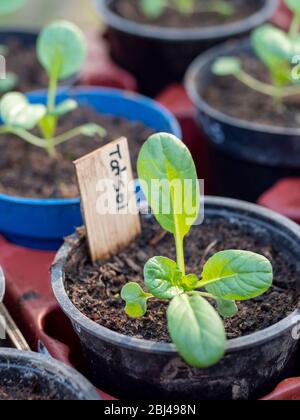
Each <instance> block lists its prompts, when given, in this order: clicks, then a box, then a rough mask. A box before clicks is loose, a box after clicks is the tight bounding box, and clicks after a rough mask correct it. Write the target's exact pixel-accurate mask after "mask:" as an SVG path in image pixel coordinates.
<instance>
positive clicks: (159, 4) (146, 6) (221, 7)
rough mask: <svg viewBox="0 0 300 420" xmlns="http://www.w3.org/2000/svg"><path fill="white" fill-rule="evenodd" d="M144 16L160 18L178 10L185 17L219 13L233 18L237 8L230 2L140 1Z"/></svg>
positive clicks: (203, 0)
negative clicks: (167, 10) (169, 11)
mask: <svg viewBox="0 0 300 420" xmlns="http://www.w3.org/2000/svg"><path fill="white" fill-rule="evenodd" d="M140 6H141V10H142V12H143V14H144V15H145V16H146V17H148V18H150V19H156V18H158V17H160V16H161V15H162V14H163V13H164V11H165V10H166V9H167V8H169V9H174V10H177V11H178V12H179V13H181V14H183V15H191V14H192V13H196V12H197V13H217V14H220V15H223V16H231V15H233V14H234V12H235V8H234V6H233V5H232V4H230V3H229V2H228V0H200V1H199V0H140Z"/></svg>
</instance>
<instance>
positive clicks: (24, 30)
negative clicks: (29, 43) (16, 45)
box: [0, 26, 41, 36]
mask: <svg viewBox="0 0 300 420" xmlns="http://www.w3.org/2000/svg"><path fill="white" fill-rule="evenodd" d="M40 30H41V28H28V27H26V26H25V27H22V26H4V27H3V28H1V29H0V35H6V34H7V35H12V34H18V35H22V34H25V35H32V36H38V34H39V31H40Z"/></svg>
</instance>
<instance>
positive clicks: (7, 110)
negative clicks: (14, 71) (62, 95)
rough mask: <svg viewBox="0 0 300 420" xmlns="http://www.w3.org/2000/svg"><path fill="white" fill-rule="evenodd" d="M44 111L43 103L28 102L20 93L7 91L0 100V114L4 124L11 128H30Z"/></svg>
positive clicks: (42, 115) (45, 110) (41, 116)
mask: <svg viewBox="0 0 300 420" xmlns="http://www.w3.org/2000/svg"><path fill="white" fill-rule="evenodd" d="M46 113H47V109H46V107H45V106H44V105H31V104H29V102H28V100H27V98H26V96H25V95H23V94H22V93H17V92H11V93H7V94H6V95H4V96H3V97H2V99H1V102H0V114H1V118H2V119H3V122H4V124H5V125H7V126H9V127H13V128H22V129H25V130H32V129H33V128H34V127H35V126H36V125H37V123H38V122H39V121H40V120H41V119H42V118H43V117H44V116H45V115H46Z"/></svg>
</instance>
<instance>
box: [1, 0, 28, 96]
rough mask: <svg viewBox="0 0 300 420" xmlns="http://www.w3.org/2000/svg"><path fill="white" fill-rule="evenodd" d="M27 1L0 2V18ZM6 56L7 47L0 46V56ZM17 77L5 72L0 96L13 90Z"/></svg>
mask: <svg viewBox="0 0 300 420" xmlns="http://www.w3.org/2000/svg"><path fill="white" fill-rule="evenodd" d="M26 1H27V0H1V1H0V17H1V16H5V15H8V14H9V13H13V12H15V11H16V10H18V9H20V8H21V7H22V6H23V5H24V4H25V3H26ZM7 54H8V50H7V47H6V46H5V45H0V55H2V56H3V57H6V56H7ZM18 80H19V79H18V76H17V75H16V74H15V73H12V72H6V75H5V78H4V79H0V94H2V93H5V92H8V91H10V90H11V89H13V88H14V87H15V86H16V85H17V83H18Z"/></svg>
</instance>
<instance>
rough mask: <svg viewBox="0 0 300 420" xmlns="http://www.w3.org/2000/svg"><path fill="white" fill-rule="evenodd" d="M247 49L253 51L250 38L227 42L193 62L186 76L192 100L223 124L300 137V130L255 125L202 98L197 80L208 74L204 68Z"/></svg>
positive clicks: (187, 88) (188, 91)
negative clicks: (201, 74) (223, 57)
mask: <svg viewBox="0 0 300 420" xmlns="http://www.w3.org/2000/svg"><path fill="white" fill-rule="evenodd" d="M246 49H247V50H249V49H251V46H250V39H249V37H248V38H245V39H243V40H241V41H229V42H228V41H227V42H225V43H223V44H221V45H218V46H216V47H213V48H211V49H209V50H208V51H206V52H205V53H203V54H201V55H200V56H199V57H197V58H196V59H195V60H194V61H193V62H192V64H191V65H190V67H189V68H188V70H187V72H186V75H185V82H184V84H185V88H186V91H187V93H188V95H189V97H190V99H191V100H192V102H193V103H194V105H195V106H196V107H197V108H198V109H200V110H201V111H202V112H204V113H205V114H207V115H208V116H209V117H211V118H213V119H215V120H217V121H220V122H221V123H223V124H227V125H229V126H235V127H238V128H241V129H244V130H252V131H256V132H261V133H268V134H276V135H280V136H300V128H288V127H281V126H278V127H276V126H275V127H274V126H271V125H267V124H260V123H255V122H252V121H247V120H242V119H239V118H236V117H232V116H230V115H227V114H225V113H224V112H222V111H218V110H217V109H216V108H213V107H212V106H210V105H209V104H208V103H207V102H206V101H205V100H204V99H203V97H202V96H201V94H200V92H199V90H198V86H197V79H198V75H199V74H200V73H201V72H203V73H204V74H207V70H206V71H204V70H203V68H205V67H206V66H207V65H208V64H209V63H210V62H211V63H212V62H213V61H214V60H215V59H216V58H218V57H222V56H229V55H232V54H234V53H236V52H239V51H241V50H246Z"/></svg>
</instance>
